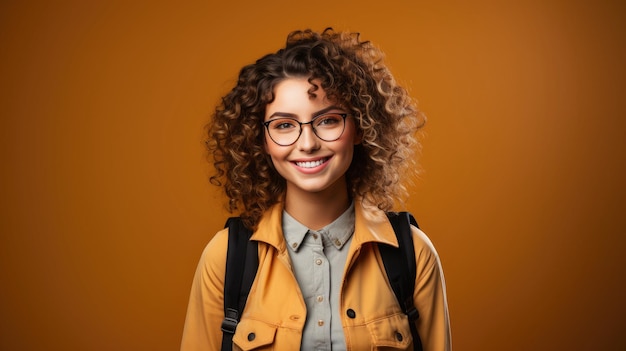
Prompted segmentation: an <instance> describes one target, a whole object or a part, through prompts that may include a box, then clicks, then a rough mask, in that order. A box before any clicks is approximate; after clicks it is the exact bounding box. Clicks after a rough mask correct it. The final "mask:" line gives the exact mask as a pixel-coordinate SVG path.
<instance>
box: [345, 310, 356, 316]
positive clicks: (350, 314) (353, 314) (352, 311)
mask: <svg viewBox="0 0 626 351" xmlns="http://www.w3.org/2000/svg"><path fill="white" fill-rule="evenodd" d="M346 314H347V315H348V317H350V318H355V317H356V312H354V310H353V309H351V308H349V309H348V311H346Z"/></svg>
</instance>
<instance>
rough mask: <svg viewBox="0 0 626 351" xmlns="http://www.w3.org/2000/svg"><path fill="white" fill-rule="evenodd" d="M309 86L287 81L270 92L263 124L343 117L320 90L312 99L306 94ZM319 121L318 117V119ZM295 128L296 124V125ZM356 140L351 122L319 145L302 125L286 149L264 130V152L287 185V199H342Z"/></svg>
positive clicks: (303, 81) (300, 80)
mask: <svg viewBox="0 0 626 351" xmlns="http://www.w3.org/2000/svg"><path fill="white" fill-rule="evenodd" d="M309 89H311V83H309V82H308V81H307V79H306V78H287V79H285V80H283V81H281V82H280V83H278V84H277V85H276V87H275V88H274V96H275V99H274V101H272V102H271V103H269V104H268V105H267V106H266V111H265V121H266V122H267V121H272V120H275V119H279V118H284V117H289V118H293V119H295V120H297V121H299V122H301V123H306V122H310V121H311V120H312V119H313V118H315V117H318V116H320V115H323V114H326V113H346V112H347V111H345V110H344V109H342V108H341V107H339V106H338V105H337V104H335V103H333V101H329V100H328V99H327V97H326V93H325V92H324V91H323V90H322V89H321V88H320V89H318V90H316V91H315V94H316V96H311V95H310V94H309ZM318 118H319V117H318ZM296 128H297V124H296ZM358 141H359V140H358V137H357V133H356V128H355V125H354V121H353V119H352V118H351V117H350V116H348V117H347V118H346V119H345V130H344V131H343V134H341V137H339V138H338V139H337V140H335V141H323V140H322V139H320V138H319V137H317V136H316V135H315V133H314V132H313V129H312V125H311V124H305V125H302V134H300V137H299V138H298V140H296V142H294V143H293V144H291V145H289V146H280V145H277V144H276V143H275V142H274V141H272V139H271V138H270V136H269V134H268V131H267V128H266V129H265V149H266V151H267V153H268V154H269V155H270V157H271V159H272V163H273V165H274V168H276V170H277V171H278V173H279V174H280V175H281V176H282V177H283V178H285V180H286V182H287V195H286V196H287V198H288V199H289V198H292V199H293V198H295V197H297V196H300V195H302V196H309V197H310V196H311V195H314V194H317V195H323V196H324V198H328V197H327V196H328V195H332V194H340V196H342V197H345V196H346V194H347V191H348V190H347V184H346V180H345V173H346V171H347V170H348V167H350V163H351V162H352V155H353V152H354V145H355V144H356V143H358Z"/></svg>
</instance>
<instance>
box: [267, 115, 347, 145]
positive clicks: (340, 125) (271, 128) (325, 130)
mask: <svg viewBox="0 0 626 351" xmlns="http://www.w3.org/2000/svg"><path fill="white" fill-rule="evenodd" d="M348 115H349V113H325V114H323V115H319V116H316V117H314V118H313V119H312V120H310V121H309V122H304V123H303V122H300V121H298V120H297V119H295V118H290V117H281V118H275V119H272V120H269V121H266V122H263V125H264V126H265V128H267V133H268V134H269V136H270V138H271V139H272V141H273V142H274V143H276V144H277V145H280V146H289V145H293V144H294V143H295V142H296V141H298V138H300V135H301V134H302V126H303V125H305V124H310V125H311V128H312V129H313V133H314V134H315V135H316V136H317V137H318V138H320V139H322V140H324V141H335V140H337V139H339V138H341V136H342V135H343V131H344V130H345V129H346V117H348Z"/></svg>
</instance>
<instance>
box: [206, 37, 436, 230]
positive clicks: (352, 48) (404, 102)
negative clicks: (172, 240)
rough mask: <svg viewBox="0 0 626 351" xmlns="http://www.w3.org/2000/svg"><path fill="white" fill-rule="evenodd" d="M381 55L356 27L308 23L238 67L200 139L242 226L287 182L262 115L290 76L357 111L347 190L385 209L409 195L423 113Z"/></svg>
mask: <svg viewBox="0 0 626 351" xmlns="http://www.w3.org/2000/svg"><path fill="white" fill-rule="evenodd" d="M383 56H384V55H383V53H382V51H380V50H379V49H378V48H376V47H375V46H374V45H373V44H372V43H370V42H369V41H361V39H360V34H359V33H349V32H335V31H334V30H333V29H332V28H327V29H325V30H324V31H322V32H321V33H318V32H314V31H312V30H308V29H307V30H304V31H295V32H292V33H290V34H289V35H288V37H287V43H286V45H285V47H284V48H282V49H280V50H278V51H277V52H276V53H272V54H268V55H265V56H264V57H262V58H260V59H259V60H257V61H256V62H255V63H254V64H250V65H247V66H245V67H243V68H242V69H241V71H240V73H239V78H238V80H237V83H236V85H235V87H234V88H233V89H232V90H231V91H230V92H228V93H227V94H226V95H225V96H224V97H223V98H222V100H221V104H220V105H218V106H217V108H216V109H215V112H214V114H213V116H212V117H213V118H212V119H211V121H210V122H209V124H208V125H207V130H208V139H207V141H206V146H207V149H208V151H209V159H210V160H211V161H212V162H213V165H214V167H215V174H213V175H212V176H211V178H210V181H211V183H212V184H215V185H218V186H223V189H224V191H225V193H226V196H227V197H228V199H229V201H228V204H227V209H228V210H229V212H231V213H232V212H235V211H238V212H240V215H241V217H242V219H243V220H244V223H245V224H246V226H248V227H249V228H255V227H256V225H257V223H258V221H259V219H260V217H261V216H262V214H263V213H264V212H265V211H266V210H267V209H268V208H270V207H271V206H272V205H274V204H275V203H277V202H278V201H280V200H281V199H282V197H283V196H284V193H285V190H286V182H285V180H284V179H283V178H282V177H281V176H280V175H279V174H278V172H277V171H276V170H275V169H274V167H273V165H272V162H271V160H270V158H269V156H268V155H267V154H266V152H265V149H264V143H265V139H264V138H265V134H264V129H263V125H262V122H263V120H264V117H265V108H266V106H267V104H268V103H270V102H272V101H273V100H274V87H275V86H276V85H277V84H278V83H279V82H281V81H282V80H284V79H286V78H292V77H293V78H295V77H305V78H307V79H308V81H309V82H310V83H311V85H312V88H311V90H310V93H311V94H314V91H315V90H316V89H320V88H321V89H323V90H324V92H326V95H327V96H328V98H329V99H334V100H335V101H338V102H340V103H341V105H342V106H344V107H346V108H347V109H348V110H350V113H352V114H353V116H354V117H355V121H356V127H357V133H359V135H360V136H361V137H362V141H361V143H360V144H358V145H356V146H355V150H354V156H353V160H352V163H351V165H350V167H349V169H348V171H347V172H346V180H347V183H348V189H349V191H350V196H351V197H352V198H354V197H360V198H362V199H363V200H365V201H367V202H369V203H371V204H375V205H376V206H378V208H380V209H382V210H385V211H389V210H391V209H392V208H393V206H394V205H395V203H396V201H401V200H402V199H403V198H404V197H405V196H406V195H407V191H406V187H405V186H404V185H403V181H405V180H410V179H407V175H409V174H410V173H411V172H412V171H414V170H416V162H415V160H414V158H413V153H414V152H416V151H418V150H419V143H418V141H417V138H416V133H415V132H416V131H417V130H418V129H419V128H420V127H421V126H423V124H424V123H425V118H424V116H423V114H422V113H420V111H419V110H418V109H417V107H416V104H415V102H414V101H413V99H411V98H410V97H409V94H408V92H407V90H406V89H405V88H403V87H401V86H400V85H398V84H397V83H396V81H395V79H394V77H393V76H392V74H391V72H390V71H389V69H388V68H387V66H386V65H385V64H384V62H383ZM314 81H315V83H314Z"/></svg>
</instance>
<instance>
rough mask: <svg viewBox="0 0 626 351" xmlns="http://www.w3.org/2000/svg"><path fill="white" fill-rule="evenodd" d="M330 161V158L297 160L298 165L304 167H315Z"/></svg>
mask: <svg viewBox="0 0 626 351" xmlns="http://www.w3.org/2000/svg"><path fill="white" fill-rule="evenodd" d="M326 162H328V158H322V159H319V160H317V161H306V162H297V161H296V162H295V164H296V166H298V167H302V168H315V167H318V166H321V165H323V164H324V163H326Z"/></svg>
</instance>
